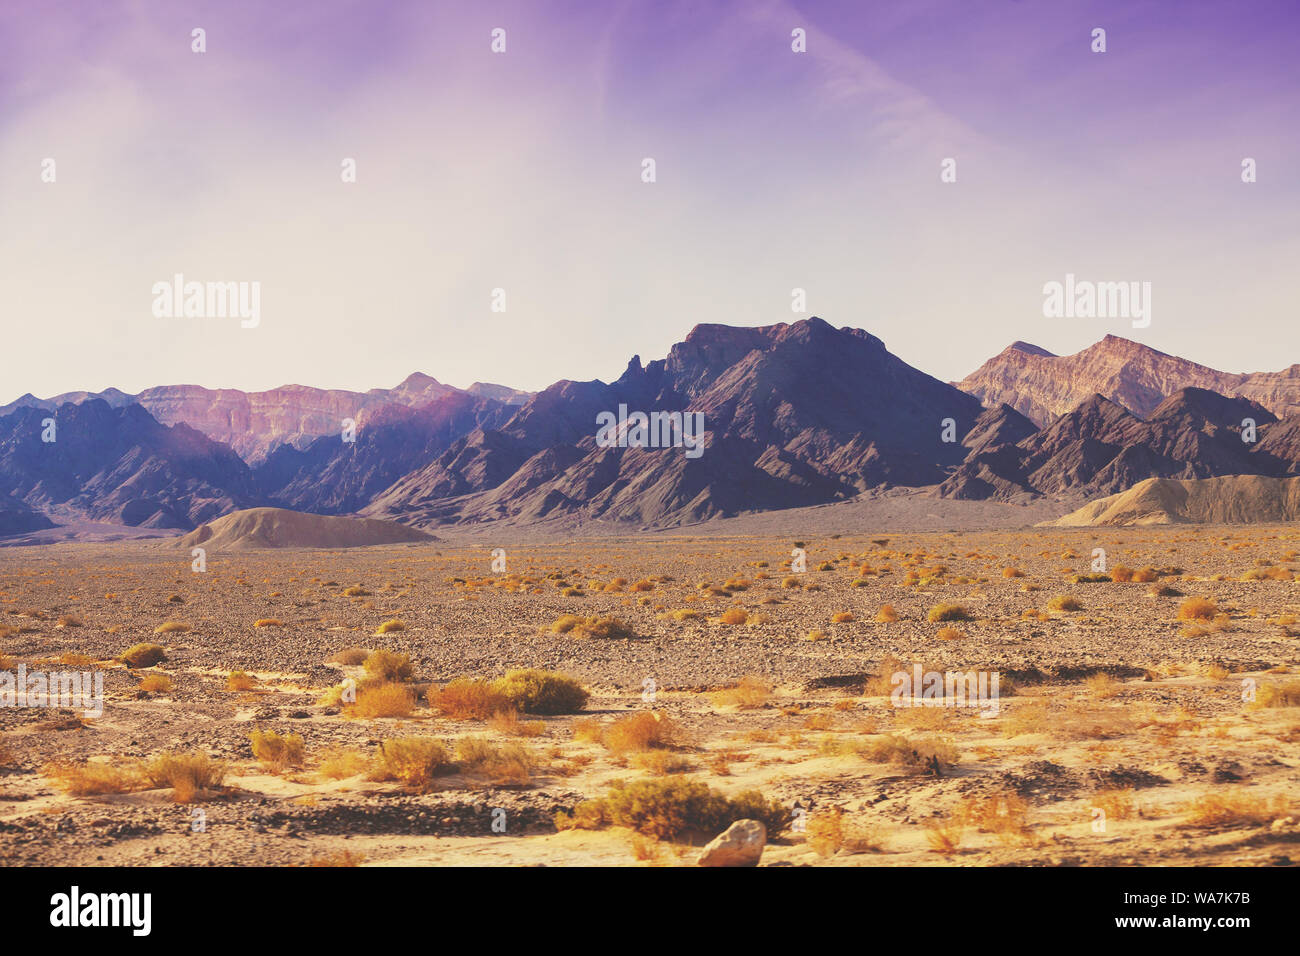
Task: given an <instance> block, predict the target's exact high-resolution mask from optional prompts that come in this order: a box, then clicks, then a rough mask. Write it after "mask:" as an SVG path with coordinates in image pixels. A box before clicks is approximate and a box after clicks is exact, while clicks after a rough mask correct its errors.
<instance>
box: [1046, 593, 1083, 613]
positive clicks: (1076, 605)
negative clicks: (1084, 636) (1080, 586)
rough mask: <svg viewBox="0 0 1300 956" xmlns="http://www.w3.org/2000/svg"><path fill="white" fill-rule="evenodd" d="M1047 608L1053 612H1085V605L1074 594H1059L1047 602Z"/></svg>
mask: <svg viewBox="0 0 1300 956" xmlns="http://www.w3.org/2000/svg"><path fill="white" fill-rule="evenodd" d="M1047 606H1048V608H1050V609H1051V610H1053V611H1081V610H1083V604H1082V603H1081V602H1080V601H1079V599H1078V598H1077V597H1075V596H1074V595H1073V594H1058V595H1057V596H1056V597H1054V598H1052V599H1051V600H1050V601H1048V602H1047Z"/></svg>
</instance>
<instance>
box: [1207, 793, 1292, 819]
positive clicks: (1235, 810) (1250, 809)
mask: <svg viewBox="0 0 1300 956" xmlns="http://www.w3.org/2000/svg"><path fill="white" fill-rule="evenodd" d="M1287 807H1288V801H1287V798H1286V797H1285V796H1283V795H1281V794H1279V795H1278V796H1276V797H1274V798H1273V799H1272V800H1267V799H1265V798H1263V797H1256V796H1251V795H1250V794H1233V793H1207V794H1205V795H1204V796H1202V797H1198V798H1197V799H1195V800H1193V801H1192V802H1191V803H1190V804H1188V805H1187V807H1186V812H1187V820H1186V821H1185V822H1184V824H1183V825H1184V826H1189V827H1233V826H1263V825H1265V824H1269V823H1272V822H1273V821H1274V820H1276V819H1278V818H1280V817H1284V816H1286V815H1287Z"/></svg>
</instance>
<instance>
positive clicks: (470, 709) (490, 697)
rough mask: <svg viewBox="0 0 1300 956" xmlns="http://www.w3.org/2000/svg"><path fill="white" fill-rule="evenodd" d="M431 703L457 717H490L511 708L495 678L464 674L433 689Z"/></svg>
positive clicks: (443, 713)
mask: <svg viewBox="0 0 1300 956" xmlns="http://www.w3.org/2000/svg"><path fill="white" fill-rule="evenodd" d="M428 700H429V706H430V707H431V708H433V709H434V710H436V711H438V713H440V714H442V715H443V716H444V717H450V718H452V719H453V720H487V719H488V718H489V717H491V716H492V715H493V714H496V713H499V712H500V711H503V710H509V709H510V701H509V700H508V699H507V698H506V695H505V694H503V693H501V691H499V690H497V689H496V687H495V686H494V685H493V683H492V682H491V681H485V680H471V679H470V678H466V677H460V678H457V679H456V680H453V681H451V682H449V683H448V684H447V685H446V686H445V687H438V686H437V685H434V686H433V687H430V688H429V694H428Z"/></svg>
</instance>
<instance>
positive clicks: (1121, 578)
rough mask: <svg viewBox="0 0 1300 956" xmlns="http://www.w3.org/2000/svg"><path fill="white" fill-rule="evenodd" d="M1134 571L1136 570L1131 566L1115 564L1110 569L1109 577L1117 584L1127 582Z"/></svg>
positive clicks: (1131, 578)
mask: <svg viewBox="0 0 1300 956" xmlns="http://www.w3.org/2000/svg"><path fill="white" fill-rule="evenodd" d="M1136 573H1137V572H1135V571H1134V570H1133V569H1132V568H1128V567H1125V566H1124V565H1122V564H1117V565H1115V566H1114V567H1113V568H1111V569H1110V579H1111V580H1112V581H1115V582H1117V583H1119V584H1127V583H1128V582H1129V581H1132V580H1133V575H1134V574H1136Z"/></svg>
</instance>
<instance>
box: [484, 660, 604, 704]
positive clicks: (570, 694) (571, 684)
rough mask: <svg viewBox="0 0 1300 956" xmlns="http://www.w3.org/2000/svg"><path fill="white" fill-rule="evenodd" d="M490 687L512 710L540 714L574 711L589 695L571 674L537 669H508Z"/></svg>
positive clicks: (585, 702) (585, 701)
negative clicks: (569, 675) (504, 674)
mask: <svg viewBox="0 0 1300 956" xmlns="http://www.w3.org/2000/svg"><path fill="white" fill-rule="evenodd" d="M493 687H494V688H495V689H496V690H497V692H498V693H500V694H501V695H503V696H504V697H505V699H506V700H507V701H508V702H509V704H510V706H511V707H513V708H514V709H515V710H517V711H519V712H521V713H525V714H540V715H542V716H552V715H555V714H574V713H577V712H578V711H580V710H582V708H583V707H584V706H586V704H587V698H588V697H589V696H590V695H589V694H588V693H587V691H586V689H585V688H584V687H583V686H582V685H581V684H580V683H578V681H576V680H575V679H574V678H572V677H568V676H566V675H564V674H557V673H555V672H554V671H544V670H536V669H528V670H517V671H507V672H506V676H505V677H503V678H501V679H500V680H498V681H496V682H494V684H493Z"/></svg>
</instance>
